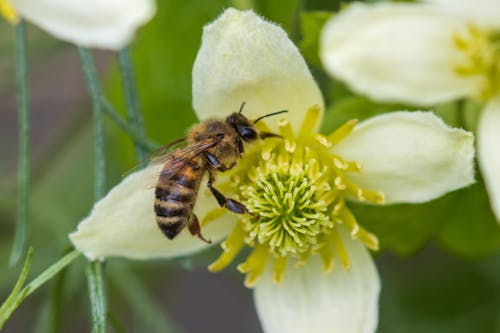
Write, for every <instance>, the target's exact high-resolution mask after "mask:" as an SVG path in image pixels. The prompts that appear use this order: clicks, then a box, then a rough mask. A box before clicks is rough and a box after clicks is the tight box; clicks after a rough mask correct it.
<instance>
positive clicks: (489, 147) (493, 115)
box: [478, 98, 500, 222]
mask: <svg viewBox="0 0 500 333" xmlns="http://www.w3.org/2000/svg"><path fill="white" fill-rule="evenodd" d="M499 143H500V99H499V98H497V99H494V100H492V101H491V102H490V103H489V104H488V105H487V107H486V109H485V110H484V111H483V113H482V115H481V118H480V121H479V127H478V160H479V167H480V169H481V173H482V175H483V177H484V180H485V183H486V189H487V190H488V194H489V197H490V204H491V207H492V209H493V212H494V213H495V216H496V217H497V220H498V221H499V222H500V150H499V147H498V144H499Z"/></svg>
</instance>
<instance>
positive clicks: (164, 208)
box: [154, 165, 201, 239]
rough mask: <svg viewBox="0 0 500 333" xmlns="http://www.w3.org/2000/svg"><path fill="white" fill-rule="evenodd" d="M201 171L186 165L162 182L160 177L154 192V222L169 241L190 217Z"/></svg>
mask: <svg viewBox="0 0 500 333" xmlns="http://www.w3.org/2000/svg"><path fill="white" fill-rule="evenodd" d="M200 172H201V170H199V169H198V168H195V167H194V166H191V165H187V166H186V167H184V169H182V170H181V171H179V172H178V173H177V174H175V175H173V176H172V177H171V178H170V179H169V180H167V181H166V182H163V181H162V179H161V177H160V180H159V182H158V185H157V187H156V191H155V197H156V199H155V205H154V209H155V214H156V222H157V223H158V226H159V227H160V229H161V230H162V231H163V233H164V234H165V236H167V237H168V238H169V239H172V238H174V237H175V236H176V235H177V234H178V233H179V232H181V230H182V229H183V228H184V227H185V226H186V224H187V222H188V220H189V218H190V217H191V214H192V210H193V206H194V203H195V200H196V194H197V192H198V187H199V182H200V179H201V174H200Z"/></svg>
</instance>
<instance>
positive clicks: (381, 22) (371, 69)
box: [320, 3, 480, 106]
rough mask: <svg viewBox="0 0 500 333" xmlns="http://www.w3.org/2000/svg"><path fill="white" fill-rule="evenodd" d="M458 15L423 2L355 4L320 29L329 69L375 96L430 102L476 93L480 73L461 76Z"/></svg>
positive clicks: (462, 58) (461, 27)
mask: <svg viewBox="0 0 500 333" xmlns="http://www.w3.org/2000/svg"><path fill="white" fill-rule="evenodd" d="M466 28H467V25H465V24H464V22H463V21H462V20H460V19H459V18H456V17H454V16H450V15H444V14H443V13H440V12H439V11H436V10H433V9H432V8H430V6H427V5H422V4H394V3H380V4H376V5H367V4H361V3H357V4H353V5H350V6H349V7H347V9H346V10H344V11H342V12H340V13H339V14H338V15H335V16H333V17H332V18H331V19H330V20H329V21H328V22H327V23H326V25H325V27H324V28H323V31H322V33H321V39H320V57H321V59H322V62H323V65H324V66H325V69H326V70H327V72H329V73H330V75H332V76H333V77H336V78H338V79H340V80H342V81H345V82H346V83H347V84H348V85H349V86H350V87H351V88H352V89H353V90H355V91H356V92H358V93H360V94H365V95H367V96H369V97H371V98H372V99H374V100H381V101H390V102H402V103H410V104H414V105H421V106H426V105H433V104H436V103H439V102H443V101H448V100H450V99H455V98H460V97H467V96H471V95H472V94H474V93H476V92H477V91H476V90H477V87H478V85H479V82H480V81H479V76H460V75H458V74H457V73H456V66H457V65H459V64H462V63H464V61H466V58H465V57H466V56H465V55H464V54H463V52H462V51H460V50H459V49H458V48H457V47H456V45H455V43H454V36H456V34H457V33H459V34H461V33H464V32H465V29H466Z"/></svg>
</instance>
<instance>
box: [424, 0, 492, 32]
mask: <svg viewBox="0 0 500 333" xmlns="http://www.w3.org/2000/svg"><path fill="white" fill-rule="evenodd" d="M426 2H427V3H430V4H432V5H435V6H436V7H438V8H440V9H441V10H443V11H446V12H448V13H452V14H455V15H458V16H459V17H461V18H463V19H464V20H466V21H468V22H469V23H474V24H475V25H477V26H479V27H481V28H485V29H491V30H494V29H499V28H500V1H498V0H473V1H472V0H426Z"/></svg>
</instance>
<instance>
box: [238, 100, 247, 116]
mask: <svg viewBox="0 0 500 333" xmlns="http://www.w3.org/2000/svg"><path fill="white" fill-rule="evenodd" d="M246 103H247V102H243V103H241V106H240V112H238V113H239V114H241V112H242V111H243V107H244V106H245V104H246Z"/></svg>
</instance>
